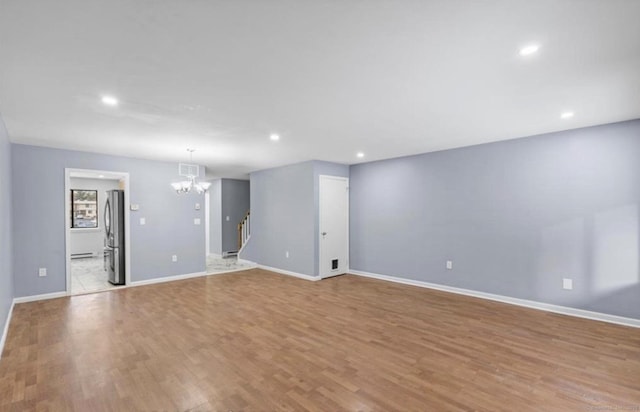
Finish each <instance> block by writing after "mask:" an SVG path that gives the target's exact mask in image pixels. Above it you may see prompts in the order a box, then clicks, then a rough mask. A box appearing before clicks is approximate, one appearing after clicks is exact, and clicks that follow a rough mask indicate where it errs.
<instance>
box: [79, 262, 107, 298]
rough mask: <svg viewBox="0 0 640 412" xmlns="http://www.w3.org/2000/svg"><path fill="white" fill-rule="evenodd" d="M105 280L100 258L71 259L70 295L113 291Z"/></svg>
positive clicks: (105, 273) (102, 263)
mask: <svg viewBox="0 0 640 412" xmlns="http://www.w3.org/2000/svg"><path fill="white" fill-rule="evenodd" d="M115 287H117V286H113V285H112V284H111V283H109V282H108V280H107V272H106V271H105V270H104V261H103V258H102V257H96V258H83V259H71V293H72V294H74V295H75V294H77V293H86V292H95V291H98V290H105V289H113V288H115Z"/></svg>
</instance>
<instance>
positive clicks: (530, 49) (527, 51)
mask: <svg viewBox="0 0 640 412" xmlns="http://www.w3.org/2000/svg"><path fill="white" fill-rule="evenodd" d="M538 49H540V46H538V45H537V44H530V45H528V46H526V47H523V48H521V49H520V56H530V55H532V54H534V53H536V52H537V51H538Z"/></svg>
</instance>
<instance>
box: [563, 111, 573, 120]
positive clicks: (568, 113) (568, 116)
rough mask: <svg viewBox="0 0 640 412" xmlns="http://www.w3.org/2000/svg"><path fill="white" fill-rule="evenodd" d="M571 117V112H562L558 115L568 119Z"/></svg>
mask: <svg viewBox="0 0 640 412" xmlns="http://www.w3.org/2000/svg"><path fill="white" fill-rule="evenodd" d="M572 117H573V112H564V113H562V114H561V115H560V118H561V119H570V118H572Z"/></svg>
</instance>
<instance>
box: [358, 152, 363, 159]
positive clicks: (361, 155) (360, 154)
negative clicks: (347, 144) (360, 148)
mask: <svg viewBox="0 0 640 412" xmlns="http://www.w3.org/2000/svg"><path fill="white" fill-rule="evenodd" d="M356 156H358V157H360V158H362V157H364V153H362V152H358V153H356Z"/></svg>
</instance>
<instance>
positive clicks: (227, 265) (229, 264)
mask: <svg viewBox="0 0 640 412" xmlns="http://www.w3.org/2000/svg"><path fill="white" fill-rule="evenodd" d="M254 267H256V265H253V264H250V263H247V262H242V261H240V262H239V261H238V257H237V256H229V257H226V258H222V257H220V256H216V255H209V256H207V273H209V274H211V273H224V272H229V271H232V270H242V269H251V268H254Z"/></svg>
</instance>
